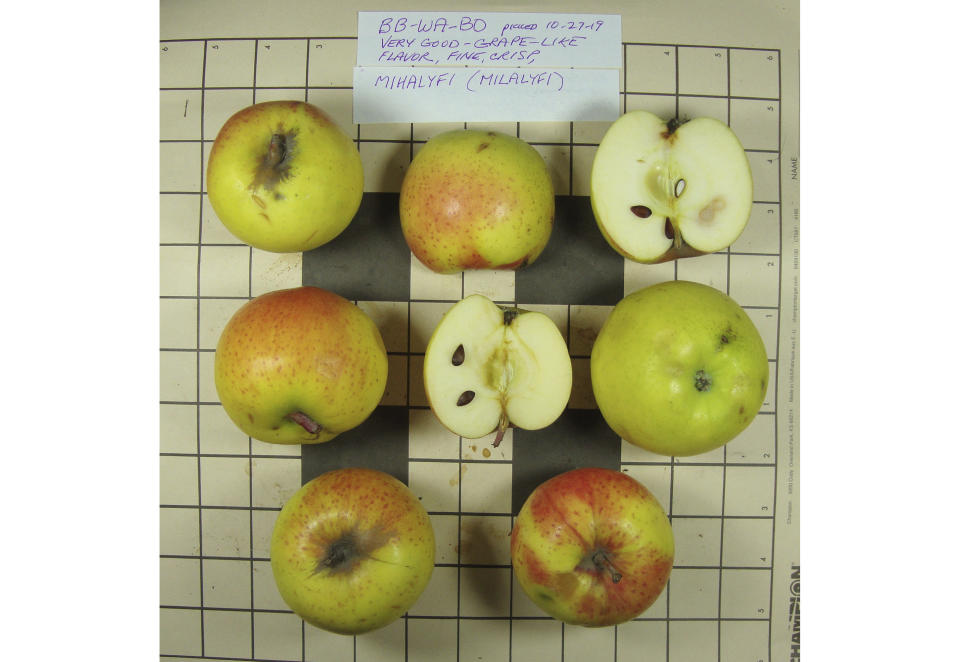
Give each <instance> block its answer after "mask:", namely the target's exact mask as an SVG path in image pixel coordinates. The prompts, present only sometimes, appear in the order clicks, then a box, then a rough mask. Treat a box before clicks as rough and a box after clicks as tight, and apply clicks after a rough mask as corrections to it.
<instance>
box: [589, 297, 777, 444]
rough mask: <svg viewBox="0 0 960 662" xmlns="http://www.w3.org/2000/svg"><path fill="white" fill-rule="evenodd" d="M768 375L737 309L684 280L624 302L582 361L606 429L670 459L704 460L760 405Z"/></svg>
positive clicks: (761, 351)
mask: <svg viewBox="0 0 960 662" xmlns="http://www.w3.org/2000/svg"><path fill="white" fill-rule="evenodd" d="M769 371H770V368H769V365H768V362H767V352H766V349H765V348H764V345H763V340H762V339H761V338H760V333H759V332H758V331H757V328H756V326H754V324H753V322H752V321H751V320H750V318H749V317H748V316H747V314H746V313H745V312H744V311H743V309H742V308H741V307H740V306H739V305H738V304H737V302H736V301H734V300H733V299H732V298H730V297H729V296H727V295H726V294H724V293H723V292H720V291H719V290H717V289H715V288H713V287H710V286H708V285H703V284H700V283H693V282H688V281H668V282H664V283H659V284H656V285H651V286H649V287H645V288H643V289H641V290H637V291H636V292H633V293H631V294H629V295H627V296H626V297H624V298H623V299H622V300H621V301H620V302H619V303H617V305H616V306H615V307H614V309H613V311H612V312H611V314H610V316H609V317H608V318H607V320H606V321H605V322H604V324H603V326H602V327H601V329H600V332H599V334H598V335H597V339H596V341H595V342H594V345H593V350H592V352H591V356H590V376H591V380H592V382H593V394H594V397H595V398H596V401H597V405H598V406H599V408H600V412H601V413H602V414H603V417H604V419H605V420H606V421H607V424H608V425H609V426H610V427H611V428H612V429H613V430H614V431H615V432H616V433H617V434H618V435H620V437H621V438H623V439H626V440H627V441H629V442H630V443H632V444H635V445H637V446H640V447H641V448H644V449H646V450H648V451H650V452H653V453H658V454H660V455H671V456H689V455H697V454H700V453H705V452H707V451H710V450H713V449H715V448H719V447H720V446H722V445H723V444H725V443H727V442H728V441H730V440H731V439H733V438H734V437H736V436H737V435H738V434H740V433H741V432H742V431H743V430H744V428H746V427H747V425H749V424H750V422H751V421H752V420H753V418H754V416H756V414H757V412H758V411H759V410H760V406H761V405H762V404H763V399H764V396H765V395H766V392H767V384H768V380H769Z"/></svg>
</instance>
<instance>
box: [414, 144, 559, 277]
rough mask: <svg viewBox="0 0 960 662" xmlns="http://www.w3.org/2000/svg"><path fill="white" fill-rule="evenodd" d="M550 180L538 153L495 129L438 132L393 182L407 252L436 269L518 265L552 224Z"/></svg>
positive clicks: (534, 252)
mask: <svg viewBox="0 0 960 662" xmlns="http://www.w3.org/2000/svg"><path fill="white" fill-rule="evenodd" d="M553 212H554V199H553V181H552V180H551V179H550V173H549V172H548V171H547V165H546V163H545V162H544V160H543V157H542V156H540V154H539V153H538V152H537V151H536V150H535V149H534V148H533V147H531V146H530V145H528V144H527V143H526V142H524V141H523V140H521V139H520V138H517V137H514V136H509V135H506V134H503V133H498V132H495V131H474V130H455V131H448V132H446V133H441V134H438V135H436V136H434V137H433V138H431V139H430V140H428V141H427V143H426V144H425V145H424V146H423V148H422V149H421V150H420V151H419V152H418V153H417V155H416V156H415V157H414V159H413V161H412V162H411V163H410V168H409V169H408V170H407V173H406V175H405V176H404V178H403V184H402V185H401V187H400V224H401V228H402V229H403V236H404V237H405V238H406V240H407V244H408V245H409V246H410V250H411V251H412V252H413V254H414V255H415V256H416V257H417V259H418V260H420V261H421V262H422V263H423V264H424V265H426V266H427V267H428V268H429V269H432V270H433V271H436V272H438V273H444V274H451V273H458V272H460V271H463V270H465V269H519V268H521V267H524V266H526V265H528V264H531V263H532V262H533V261H534V260H536V259H537V257H538V256H539V255H540V253H541V252H542V251H543V249H544V248H545V247H546V245H547V240H548V239H549V238H550V233H551V231H552V230H553Z"/></svg>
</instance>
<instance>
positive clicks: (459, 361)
mask: <svg viewBox="0 0 960 662" xmlns="http://www.w3.org/2000/svg"><path fill="white" fill-rule="evenodd" d="M463 359H464V352H463V345H458V346H457V349H456V350H455V351H454V352H453V359H452V360H451V363H453V365H463Z"/></svg>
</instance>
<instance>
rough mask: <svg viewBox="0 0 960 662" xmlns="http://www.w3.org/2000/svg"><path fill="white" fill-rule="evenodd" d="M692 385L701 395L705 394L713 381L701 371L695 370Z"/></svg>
mask: <svg viewBox="0 0 960 662" xmlns="http://www.w3.org/2000/svg"><path fill="white" fill-rule="evenodd" d="M693 385H694V387H695V388H696V389H697V390H698V391H700V392H701V393H706V392H707V391H709V390H710V387H711V386H712V385H713V380H712V379H711V378H710V375H708V374H707V373H706V372H704V371H703V370H697V372H696V373H695V374H694V376H693Z"/></svg>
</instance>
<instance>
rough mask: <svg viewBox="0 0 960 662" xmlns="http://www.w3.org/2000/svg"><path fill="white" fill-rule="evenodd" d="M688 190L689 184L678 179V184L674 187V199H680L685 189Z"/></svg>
mask: <svg viewBox="0 0 960 662" xmlns="http://www.w3.org/2000/svg"><path fill="white" fill-rule="evenodd" d="M685 188H687V182H686V180H684V179H678V180H677V183H676V184H675V185H674V187H673V197H675V198H679V197H680V194H681V193H683V189H685Z"/></svg>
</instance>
